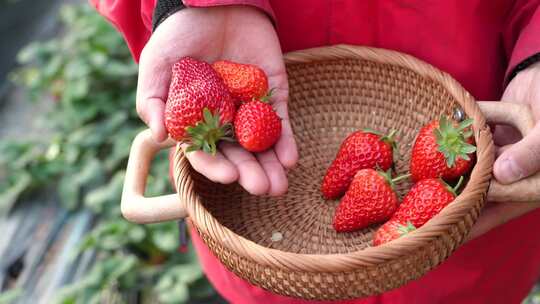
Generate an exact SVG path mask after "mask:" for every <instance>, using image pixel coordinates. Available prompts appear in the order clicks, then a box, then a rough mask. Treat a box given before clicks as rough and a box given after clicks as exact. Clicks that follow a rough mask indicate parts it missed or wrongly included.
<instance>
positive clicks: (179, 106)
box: [165, 57, 235, 154]
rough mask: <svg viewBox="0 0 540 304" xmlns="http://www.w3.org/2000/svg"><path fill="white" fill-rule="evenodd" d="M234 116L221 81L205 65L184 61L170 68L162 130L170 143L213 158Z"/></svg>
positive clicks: (229, 99) (232, 103)
mask: <svg viewBox="0 0 540 304" xmlns="http://www.w3.org/2000/svg"><path fill="white" fill-rule="evenodd" d="M234 114H235V107H234V102H233V101H232V98H231V96H230V94H229V92H228V90H227V88H226V86H225V84H224V83H223V80H221V78H220V77H219V75H217V73H216V72H215V71H214V69H212V67H211V66H210V65H209V64H208V63H206V62H203V61H198V60H196V59H193V58H190V57H184V58H182V59H180V60H179V61H178V62H177V63H175V64H174V65H173V68H172V79H171V84H170V88H169V95H168V99H167V103H166V107H165V127H166V128H167V131H168V132H169V134H170V136H171V137H172V138H173V139H175V140H177V141H185V142H188V143H190V147H189V151H196V150H204V151H205V152H208V153H211V154H215V153H216V150H217V148H216V143H217V142H218V141H219V140H221V139H223V138H224V137H225V136H226V135H227V134H228V133H230V131H228V129H230V122H232V120H233V119H234Z"/></svg>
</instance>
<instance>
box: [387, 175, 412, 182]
mask: <svg viewBox="0 0 540 304" xmlns="http://www.w3.org/2000/svg"><path fill="white" fill-rule="evenodd" d="M410 176H411V175H410V174H403V175H400V176H398V177H396V178H393V179H392V183H397V182H399V181H402V180H404V179H407V178H409V177H410Z"/></svg>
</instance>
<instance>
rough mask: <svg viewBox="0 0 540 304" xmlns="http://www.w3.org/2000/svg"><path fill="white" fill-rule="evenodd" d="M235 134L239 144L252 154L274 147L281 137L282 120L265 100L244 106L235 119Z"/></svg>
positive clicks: (251, 102) (239, 109)
mask: <svg viewBox="0 0 540 304" xmlns="http://www.w3.org/2000/svg"><path fill="white" fill-rule="evenodd" d="M234 133H235V136H236V139H237V140H238V143H240V145H241V146H242V147H244V148H245V149H246V150H248V151H251V152H262V151H265V150H267V149H268V148H270V147H272V146H273V145H274V144H275V143H276V142H277V141H278V139H279V136H280V135H281V119H280V118H279V116H278V115H277V114H276V111H274V109H273V108H272V105H270V104H268V103H266V102H265V101H264V100H253V101H250V102H247V103H244V104H242V105H241V106H240V107H239V108H238V111H237V112H236V116H235V118H234Z"/></svg>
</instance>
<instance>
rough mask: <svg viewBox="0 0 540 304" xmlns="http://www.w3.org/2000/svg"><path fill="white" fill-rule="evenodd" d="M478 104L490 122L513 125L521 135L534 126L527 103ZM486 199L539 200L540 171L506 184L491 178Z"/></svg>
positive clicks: (502, 200)
mask: <svg viewBox="0 0 540 304" xmlns="http://www.w3.org/2000/svg"><path fill="white" fill-rule="evenodd" d="M478 105H479V106H480V109H481V110H482V112H483V113H484V116H485V117H486V120H487V121H488V122H490V123H500V124H506V125H511V126H514V127H515V128H516V129H518V130H519V132H520V133H521V135H522V136H525V135H527V134H528V133H529V132H530V131H531V130H532V129H533V128H534V125H535V121H534V117H533V114H532V111H531V109H530V107H529V106H528V105H524V104H517V103H510V102H492V101H482V102H478ZM487 199H488V201H492V202H538V201H540V172H538V173H536V174H534V175H531V176H529V177H527V178H525V179H522V180H520V181H517V182H515V183H512V184H508V185H503V184H501V183H499V182H498V181H497V180H496V179H495V178H493V179H492V180H491V183H490V186H489V191H488V194H487Z"/></svg>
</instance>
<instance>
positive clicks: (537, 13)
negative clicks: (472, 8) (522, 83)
mask: <svg viewBox="0 0 540 304" xmlns="http://www.w3.org/2000/svg"><path fill="white" fill-rule="evenodd" d="M503 41H504V47H505V51H506V54H507V56H508V60H509V64H508V69H507V70H506V75H505V79H506V80H507V79H508V76H509V74H510V73H511V72H512V71H513V69H514V68H515V67H516V66H517V65H518V64H519V63H520V62H522V61H524V60H525V59H527V58H528V57H530V56H532V55H535V54H536V53H539V52H540V1H537V0H534V1H531V0H521V1H517V3H516V5H515V6H514V8H513V9H512V12H511V13H510V15H509V19H508V23H507V27H506V29H505V31H504V33H503ZM505 83H506V81H505Z"/></svg>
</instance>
